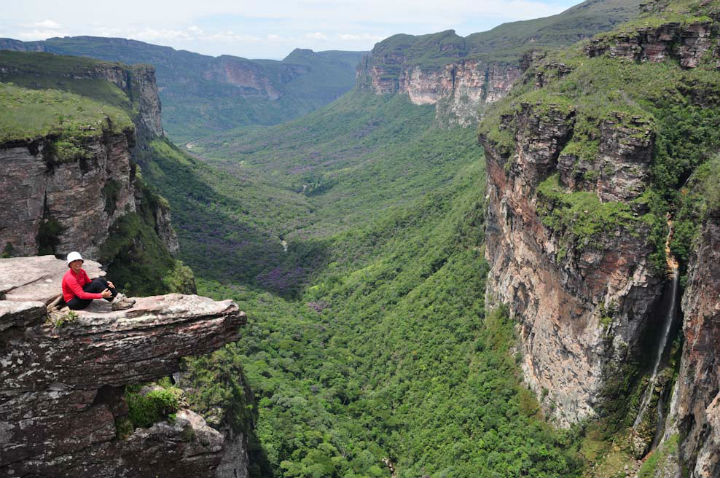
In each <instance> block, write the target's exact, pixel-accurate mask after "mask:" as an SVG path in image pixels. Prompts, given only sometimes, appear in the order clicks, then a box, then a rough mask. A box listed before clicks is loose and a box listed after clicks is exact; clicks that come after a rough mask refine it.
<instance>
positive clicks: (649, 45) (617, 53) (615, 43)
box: [585, 21, 717, 68]
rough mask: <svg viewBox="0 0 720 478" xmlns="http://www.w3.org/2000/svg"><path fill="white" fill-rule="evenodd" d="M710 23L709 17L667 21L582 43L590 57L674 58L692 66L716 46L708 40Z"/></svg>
mask: <svg viewBox="0 0 720 478" xmlns="http://www.w3.org/2000/svg"><path fill="white" fill-rule="evenodd" d="M712 27H713V25H712V22H709V21H699V22H693V23H688V24H681V23H679V22H668V23H665V24H663V25H660V26H658V27H645V28H639V29H637V30H634V31H632V32H624V33H612V34H609V35H601V36H599V37H598V38H596V39H594V40H592V41H591V42H590V43H589V44H588V45H587V46H586V47H585V52H586V54H587V55H588V56H590V57H591V58H592V57H596V56H602V55H608V56H611V57H616V58H627V59H629V60H633V61H651V62H661V61H664V60H665V59H666V58H674V59H677V60H679V61H680V65H682V66H683V67H684V68H696V67H697V66H698V65H699V63H700V60H701V58H702V56H703V55H704V54H705V53H706V52H707V51H709V50H710V49H711V48H712V47H713V46H715V47H716V48H717V45H713V44H712V41H711V33H712ZM716 52H717V50H716Z"/></svg>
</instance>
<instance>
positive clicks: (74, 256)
mask: <svg viewBox="0 0 720 478" xmlns="http://www.w3.org/2000/svg"><path fill="white" fill-rule="evenodd" d="M72 261H83V262H85V259H83V258H82V256H81V255H80V253H79V252H75V251H73V252H71V253H70V254H68V256H67V263H68V264H70V263H71V262H72Z"/></svg>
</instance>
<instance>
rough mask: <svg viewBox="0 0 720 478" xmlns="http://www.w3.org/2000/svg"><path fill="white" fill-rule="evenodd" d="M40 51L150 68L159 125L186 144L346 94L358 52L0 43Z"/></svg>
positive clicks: (70, 40)
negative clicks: (278, 54)
mask: <svg viewBox="0 0 720 478" xmlns="http://www.w3.org/2000/svg"><path fill="white" fill-rule="evenodd" d="M3 49H7V50H24V51H45V52H49V53H56V54H59V55H77V56H87V57H91V58H96V59H100V60H106V61H118V62H122V63H125V64H130V65H133V64H138V63H144V64H150V65H153V66H154V67H155V69H156V72H157V83H158V87H159V89H160V99H161V100H162V104H163V119H164V123H165V128H166V129H167V132H168V134H169V135H170V137H171V138H173V140H175V141H178V142H182V143H186V142H189V141H191V140H193V139H195V138H197V137H202V136H204V135H207V134H210V133H212V132H217V131H224V130H226V129H230V128H234V127H238V126H244V125H254V124H260V125H271V124H276V123H280V122H283V121H287V120H290V119H293V118H296V117H299V116H302V115H303V114H306V113H309V112H310V111H313V110H315V109H317V108H319V107H321V106H323V105H325V104H327V103H329V102H331V101H332V100H334V99H336V98H338V97H339V96H341V95H342V94H343V93H345V92H346V91H348V90H349V89H350V88H352V86H353V85H354V82H355V67H356V65H357V63H358V62H359V60H360V58H361V56H362V52H344V51H324V52H313V51H312V50H302V49H296V50H295V51H293V52H292V53H290V54H289V55H288V56H287V57H286V58H285V59H284V60H282V61H274V60H248V59H245V58H239V57H234V56H229V55H223V56H219V57H211V56H207V55H200V54H198V53H192V52H189V51H184V50H175V49H173V48H170V47H163V46H158V45H152V44H149V43H144V42H140V41H136V40H126V39H123V38H104V37H64V38H51V39H48V40H45V41H41V42H19V41H17V40H11V39H0V50H3Z"/></svg>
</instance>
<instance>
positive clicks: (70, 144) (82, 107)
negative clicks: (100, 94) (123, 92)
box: [0, 83, 133, 159]
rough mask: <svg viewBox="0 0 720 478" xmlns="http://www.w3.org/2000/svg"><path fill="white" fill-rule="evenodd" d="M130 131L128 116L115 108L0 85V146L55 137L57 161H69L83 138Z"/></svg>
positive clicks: (70, 95)
mask: <svg viewBox="0 0 720 478" xmlns="http://www.w3.org/2000/svg"><path fill="white" fill-rule="evenodd" d="M132 128H133V124H132V122H131V121H130V118H129V116H128V115H127V113H125V112H124V111H122V110H121V109H119V108H116V107H114V106H110V105H108V104H104V103H99V102H96V101H93V100H90V99H88V98H85V97H82V96H79V95H76V94H73V93H68V92H65V91H58V90H30V89H26V88H21V87H19V86H15V85H13V84H7V83H0V143H6V142H10V141H33V140H36V139H39V138H43V137H48V136H55V137H59V138H61V140H60V141H58V143H57V146H58V149H59V155H60V158H61V159H63V158H65V159H69V158H70V157H73V156H74V155H75V154H76V153H77V152H78V150H79V148H78V147H77V143H78V142H82V141H84V139H85V138H89V137H97V136H101V135H102V134H103V132H104V131H113V132H119V131H123V130H129V129H132Z"/></svg>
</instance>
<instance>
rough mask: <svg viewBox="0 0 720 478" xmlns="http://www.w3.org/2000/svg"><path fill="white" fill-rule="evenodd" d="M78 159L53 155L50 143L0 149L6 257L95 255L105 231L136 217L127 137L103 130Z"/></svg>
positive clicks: (0, 217)
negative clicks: (132, 215)
mask: <svg viewBox="0 0 720 478" xmlns="http://www.w3.org/2000/svg"><path fill="white" fill-rule="evenodd" d="M96 133H97V134H95V135H93V136H91V137H86V138H85V139H83V142H82V145H81V148H82V151H83V154H82V155H79V156H78V157H75V158H69V159H63V158H61V157H59V154H58V151H57V147H56V146H55V145H56V141H57V139H56V137H53V136H49V137H44V138H40V139H37V140H34V141H18V142H13V143H10V144H5V145H0V163H2V165H3V169H4V172H3V175H2V177H1V178H0V191H2V192H1V193H0V198H1V199H2V201H3V204H5V205H6V207H4V208H2V210H0V244H1V245H2V247H4V248H5V249H6V250H9V251H12V254H13V255H33V254H37V253H38V251H39V250H40V249H41V248H43V249H44V250H45V251H47V252H51V251H52V252H56V253H68V252H70V251H73V250H77V251H80V252H81V253H83V254H85V255H88V256H91V257H97V254H98V251H99V247H100V245H101V244H102V243H103V242H104V241H105V240H106V239H107V237H108V232H109V229H110V226H111V225H112V224H113V222H115V221H116V220H117V219H118V218H119V217H120V216H122V215H124V214H126V213H128V212H132V211H135V206H136V205H135V197H134V185H133V181H134V170H133V166H132V162H131V152H130V150H131V145H132V144H133V131H132V129H128V130H125V131H122V132H117V131H113V130H112V129H110V128H104V129H103V130H102V131H97V132H96Z"/></svg>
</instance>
